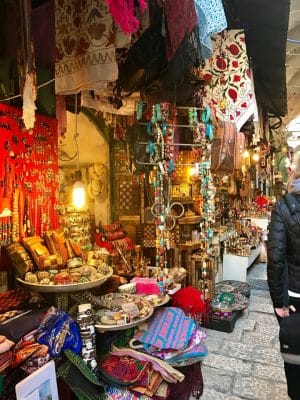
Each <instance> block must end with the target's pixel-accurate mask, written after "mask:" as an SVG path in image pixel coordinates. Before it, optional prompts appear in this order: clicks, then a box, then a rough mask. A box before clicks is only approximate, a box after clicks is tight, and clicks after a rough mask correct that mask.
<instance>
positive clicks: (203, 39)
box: [194, 0, 227, 58]
mask: <svg viewBox="0 0 300 400" xmlns="http://www.w3.org/2000/svg"><path fill="white" fill-rule="evenodd" d="M194 3H195V9H196V12H197V16H198V25H199V36H200V43H201V55H202V57H203V58H210V57H211V56H212V54H213V47H212V42H211V35H212V34H213V33H218V32H221V31H223V30H224V29H226V28H227V20H226V16H225V12H224V8H223V4H222V1H221V0H194Z"/></svg>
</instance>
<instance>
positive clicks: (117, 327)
mask: <svg viewBox="0 0 300 400" xmlns="http://www.w3.org/2000/svg"><path fill="white" fill-rule="evenodd" d="M149 306H150V305H149ZM153 311H154V308H153V307H152V306H150V312H149V314H148V315H147V316H146V317H144V318H141V319H137V320H136V321H134V322H130V323H129V324H124V325H102V324H97V323H96V324H95V329H96V331H97V332H108V331H122V330H125V329H129V328H134V327H135V326H138V325H140V324H141V323H143V322H145V321H147V319H149V318H150V317H151V315H152V314H153Z"/></svg>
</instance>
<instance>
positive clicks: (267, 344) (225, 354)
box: [201, 263, 289, 400]
mask: <svg viewBox="0 0 300 400" xmlns="http://www.w3.org/2000/svg"><path fill="white" fill-rule="evenodd" d="M248 282H249V284H250V285H251V295H250V304H249V308H248V309H247V310H246V311H244V312H243V314H242V315H241V317H240V318H239V319H238V320H237V322H236V325H235V329H234V331H233V332H232V333H225V332H220V331H215V330H210V329H208V330H207V334H208V339H207V345H208V350H209V355H208V356H207V357H206V359H205V360H204V362H203V366H202V373H203V380H204V393H203V395H202V397H201V400H239V399H249V400H250V399H251V400H287V399H289V397H288V396H287V393H286V382H285V375H284V369H283V362H282V359H281V356H280V353H279V343H278V324H277V320H276V318H275V316H274V314H273V308H272V304H271V299H270V295H269V292H268V287H267V282H266V264H265V263H262V264H255V265H254V266H252V267H251V269H249V271H248Z"/></svg>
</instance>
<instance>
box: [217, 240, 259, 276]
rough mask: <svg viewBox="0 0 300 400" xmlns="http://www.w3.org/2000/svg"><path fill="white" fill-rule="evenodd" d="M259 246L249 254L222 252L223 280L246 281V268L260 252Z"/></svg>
mask: <svg viewBox="0 0 300 400" xmlns="http://www.w3.org/2000/svg"><path fill="white" fill-rule="evenodd" d="M260 246H261V245H259V246H257V247H256V248H255V249H254V250H252V251H251V254H250V256H237V255H236V254H230V253H228V254H224V256H223V280H236V281H242V282H246V281H247V269H248V268H249V267H250V266H251V265H252V264H253V263H254V261H255V260H256V259H257V257H258V256H259V254H260Z"/></svg>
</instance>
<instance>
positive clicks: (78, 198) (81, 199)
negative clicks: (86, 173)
mask: <svg viewBox="0 0 300 400" xmlns="http://www.w3.org/2000/svg"><path fill="white" fill-rule="evenodd" d="M72 203H73V206H74V207H75V208H83V207H84V205H85V187H84V184H83V182H82V174H81V171H75V183H74V185H73V193H72Z"/></svg>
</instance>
